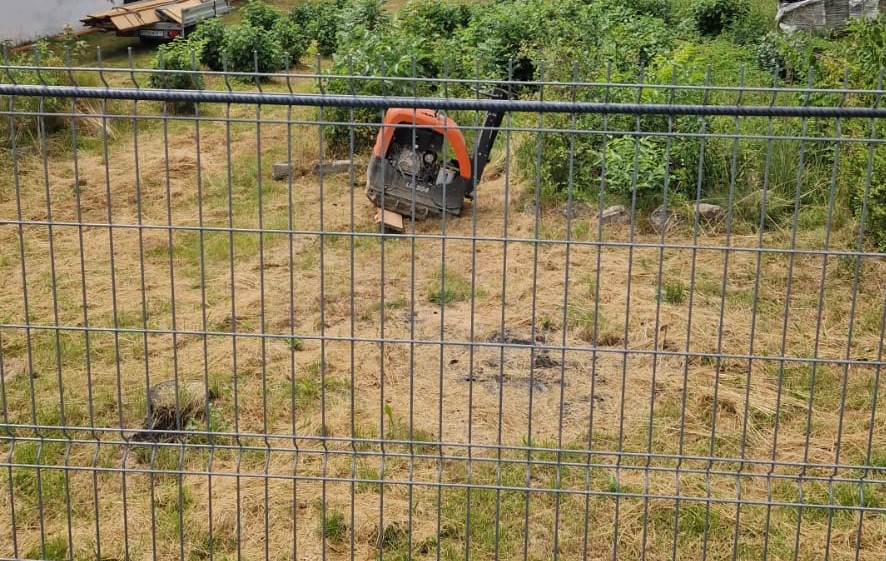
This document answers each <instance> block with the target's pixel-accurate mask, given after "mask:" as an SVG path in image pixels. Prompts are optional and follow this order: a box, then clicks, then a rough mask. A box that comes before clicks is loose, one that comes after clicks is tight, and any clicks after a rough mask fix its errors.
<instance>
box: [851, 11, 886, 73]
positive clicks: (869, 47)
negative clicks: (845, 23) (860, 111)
mask: <svg viewBox="0 0 886 561" xmlns="http://www.w3.org/2000/svg"><path fill="white" fill-rule="evenodd" d="M846 42H847V47H846V49H845V52H844V53H843V54H844V56H843V58H844V59H845V60H846V66H847V68H849V70H850V73H851V78H852V81H853V83H854V84H856V85H858V86H860V87H865V88H873V87H876V85H877V79H878V75H879V71H880V70H881V69H884V68H886V18H884V17H883V16H879V17H877V18H873V19H868V18H854V19H853V20H852V21H851V22H850V24H849V27H848V30H847V34H846Z"/></svg>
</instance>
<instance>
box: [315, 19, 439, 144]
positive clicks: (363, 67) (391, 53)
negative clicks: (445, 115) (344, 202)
mask: <svg viewBox="0 0 886 561" xmlns="http://www.w3.org/2000/svg"><path fill="white" fill-rule="evenodd" d="M348 39H349V41H350V42H349V43H347V44H346V45H345V47H346V48H345V51H346V52H347V53H348V55H338V54H337V55H335V56H334V57H333V62H332V66H331V67H330V69H329V71H328V74H329V78H328V79H327V80H326V83H325V88H326V91H328V92H329V93H334V94H351V93H357V94H362V95H391V96H411V95H415V94H417V95H429V94H430V93H432V92H433V86H432V85H431V84H429V83H427V82H417V81H411V80H396V79H395V78H411V77H413V70H414V75H415V77H419V78H426V77H434V76H438V75H439V72H440V66H439V61H438V59H437V58H435V56H434V52H433V50H432V49H430V48H429V47H428V45H429V43H430V41H431V40H430V39H428V38H425V37H422V36H407V35H404V34H401V33H398V32H397V31H395V30H391V29H386V30H378V31H377V32H376V33H371V32H369V31H366V30H361V31H355V32H354V33H353V34H352V35H351V36H349V38H348ZM352 70H353V74H354V75H357V76H367V77H372V78H371V79H359V80H353V81H351V80H347V79H344V78H336V75H343V74H350V73H351V71H352ZM382 76H384V78H382ZM324 118H325V119H326V120H331V121H337V122H342V121H345V122H347V121H352V120H353V121H356V122H361V123H378V122H380V121H381V112H380V111H378V110H376V109H357V110H354V113H353V115H352V114H351V112H350V110H348V109H345V108H327V109H325V110H324ZM324 130H325V136H326V138H327V140H328V141H329V142H330V147H332V148H333V149H334V148H335V147H336V146H344V145H346V144H347V143H348V140H349V136H350V133H351V131H352V130H353V132H354V134H355V136H356V138H355V140H356V142H357V144H358V145H360V146H361V147H362V146H365V145H367V144H369V143H370V142H371V141H372V139H374V138H375V135H376V133H377V130H376V129H374V128H367V127H356V128H353V129H352V128H351V127H349V126H338V125H331V126H327V127H326V128H325V129H324Z"/></svg>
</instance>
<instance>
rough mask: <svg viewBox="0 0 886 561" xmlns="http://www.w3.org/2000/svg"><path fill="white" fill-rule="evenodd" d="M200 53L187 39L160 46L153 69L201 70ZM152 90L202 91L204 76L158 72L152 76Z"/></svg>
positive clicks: (177, 39)
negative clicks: (195, 50)
mask: <svg viewBox="0 0 886 561" xmlns="http://www.w3.org/2000/svg"><path fill="white" fill-rule="evenodd" d="M199 56H200V53H198V52H194V48H193V44H192V43H191V42H190V41H188V40H187V39H182V38H180V37H179V38H176V39H175V40H174V41H172V42H171V43H166V44H164V45H160V46H159V47H158V48H157V56H155V57H154V61H153V63H152V66H153V68H156V69H163V70H189V71H193V70H199V66H198V64H199V63H198V62H197V61H198V60H199ZM150 85H151V87H152V88H169V89H174V90H202V89H203V88H204V84H203V76H201V75H200V74H191V73H184V72H182V73H169V72H156V73H154V74H151V78H150Z"/></svg>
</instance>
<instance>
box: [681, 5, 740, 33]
mask: <svg viewBox="0 0 886 561" xmlns="http://www.w3.org/2000/svg"><path fill="white" fill-rule="evenodd" d="M750 11H751V7H750V4H749V3H748V0H699V2H698V3H697V4H696V5H695V7H694V8H693V10H692V16H693V19H694V20H695V26H696V29H698V32H699V33H700V34H701V35H702V36H704V37H714V36H716V35H720V34H721V33H723V32H724V31H727V30H728V29H730V28H732V27H734V26H736V25H739V24H741V22H742V21H743V20H744V19H746V18H747V17H748V15H749V14H750Z"/></svg>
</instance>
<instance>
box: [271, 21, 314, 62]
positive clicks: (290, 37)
mask: <svg viewBox="0 0 886 561" xmlns="http://www.w3.org/2000/svg"><path fill="white" fill-rule="evenodd" d="M271 34H272V35H273V36H274V39H276V40H277V42H278V43H279V44H280V48H282V49H283V52H284V53H285V54H287V55H289V61H290V63H291V64H296V63H298V61H299V60H300V59H301V57H302V56H304V54H305V51H307V49H308V44H309V43H310V41H311V38H310V36H309V35H308V33H307V30H306V29H305V28H303V27H300V26H299V25H297V24H295V23H294V22H293V21H292V20H291V19H289V18H280V19H279V20H277V22H276V23H274V26H273V27H272V28H271Z"/></svg>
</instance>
